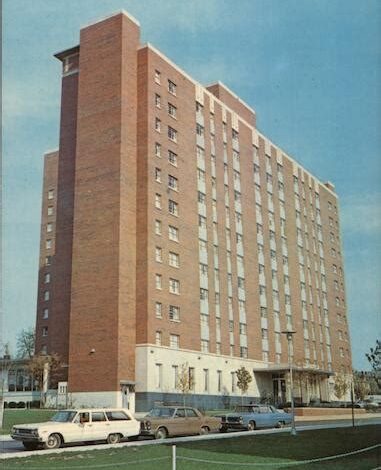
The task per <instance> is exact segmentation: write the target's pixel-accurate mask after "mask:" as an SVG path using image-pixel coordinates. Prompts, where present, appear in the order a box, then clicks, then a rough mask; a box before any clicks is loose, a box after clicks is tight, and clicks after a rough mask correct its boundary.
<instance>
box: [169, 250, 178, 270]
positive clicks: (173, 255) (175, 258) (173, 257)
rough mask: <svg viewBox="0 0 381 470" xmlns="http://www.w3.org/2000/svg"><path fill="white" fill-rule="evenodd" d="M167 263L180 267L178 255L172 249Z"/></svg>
mask: <svg viewBox="0 0 381 470" xmlns="http://www.w3.org/2000/svg"><path fill="white" fill-rule="evenodd" d="M169 265H170V266H172V267H174V268H179V267H180V256H179V255H178V254H177V253H174V252H173V251H170V252H169Z"/></svg>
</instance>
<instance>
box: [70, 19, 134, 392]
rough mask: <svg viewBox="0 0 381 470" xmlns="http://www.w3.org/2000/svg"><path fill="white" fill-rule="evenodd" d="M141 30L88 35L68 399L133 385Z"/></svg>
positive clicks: (126, 24)
mask: <svg viewBox="0 0 381 470" xmlns="http://www.w3.org/2000/svg"><path fill="white" fill-rule="evenodd" d="M138 46H139V27H138V25H137V24H135V23H134V22H133V21H131V20H130V19H129V18H127V17H126V16H125V15H123V14H119V15H116V16H113V17H111V18H108V19H106V20H104V21H102V22H100V23H97V24H94V25H91V26H89V27H87V28H84V29H82V30H81V39H80V63H79V70H80V74H79V89H78V110H79V111H78V122H77V149H76V178H75V200H74V231H73V258H72V284H71V286H72V289H71V312H70V324H71V326H70V352H69V365H70V366H69V391H70V392H76V391H83V390H86V391H88V392H93V391H115V390H117V389H118V388H119V384H120V381H121V380H134V374H135V371H134V368H135V329H136V328H135V327H136V325H135V310H136V295H135V279H136V153H137V151H136V146H137V144H136V134H137V130H136V122H137V48H138Z"/></svg>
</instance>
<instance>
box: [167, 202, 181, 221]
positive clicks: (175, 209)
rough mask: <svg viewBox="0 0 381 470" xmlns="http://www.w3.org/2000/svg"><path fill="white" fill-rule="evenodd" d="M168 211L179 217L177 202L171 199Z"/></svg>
mask: <svg viewBox="0 0 381 470" xmlns="http://www.w3.org/2000/svg"><path fill="white" fill-rule="evenodd" d="M168 211H169V213H170V214H172V215H174V216H176V217H177V216H178V215H179V205H178V204H177V202H175V201H172V200H171V199H170V200H169V201H168Z"/></svg>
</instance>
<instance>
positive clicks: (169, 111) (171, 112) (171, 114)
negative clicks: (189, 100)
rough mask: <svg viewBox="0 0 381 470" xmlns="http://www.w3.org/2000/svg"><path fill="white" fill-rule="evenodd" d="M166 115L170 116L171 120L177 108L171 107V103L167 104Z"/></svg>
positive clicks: (174, 116)
mask: <svg viewBox="0 0 381 470" xmlns="http://www.w3.org/2000/svg"><path fill="white" fill-rule="evenodd" d="M168 114H169V115H170V116H172V117H173V118H176V114H177V108H176V106H173V104H171V103H168Z"/></svg>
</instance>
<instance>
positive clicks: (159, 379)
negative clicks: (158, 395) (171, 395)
mask: <svg viewBox="0 0 381 470" xmlns="http://www.w3.org/2000/svg"><path fill="white" fill-rule="evenodd" d="M162 384H163V365H162V364H155V385H156V388H161V387H162Z"/></svg>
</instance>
